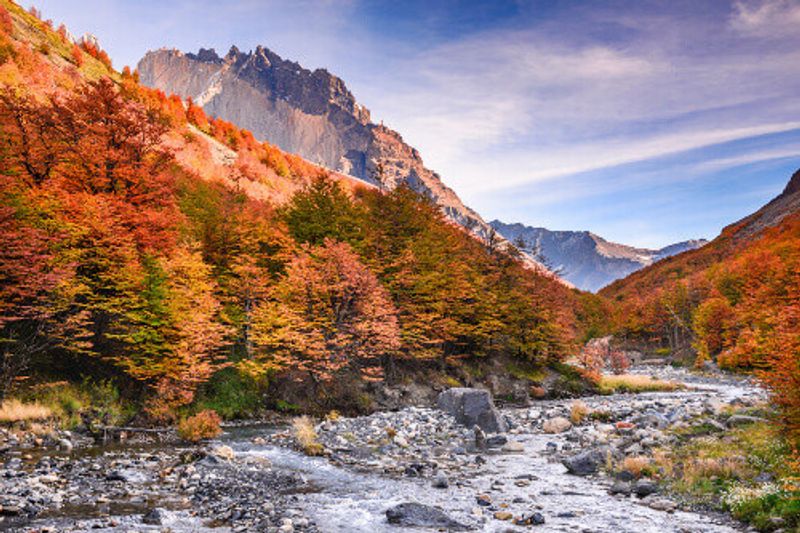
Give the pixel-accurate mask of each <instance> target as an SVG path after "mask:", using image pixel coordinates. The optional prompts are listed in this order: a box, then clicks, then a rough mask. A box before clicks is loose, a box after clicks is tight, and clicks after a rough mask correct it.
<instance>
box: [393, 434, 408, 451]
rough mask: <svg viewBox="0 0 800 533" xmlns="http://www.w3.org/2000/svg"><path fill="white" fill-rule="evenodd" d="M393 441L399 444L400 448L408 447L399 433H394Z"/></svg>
mask: <svg viewBox="0 0 800 533" xmlns="http://www.w3.org/2000/svg"><path fill="white" fill-rule="evenodd" d="M394 443H395V444H397V445H398V446H400V447H401V448H408V441H407V440H406V439H405V438H404V437H402V436H401V435H395V437H394Z"/></svg>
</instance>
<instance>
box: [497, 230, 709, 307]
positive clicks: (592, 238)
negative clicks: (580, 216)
mask: <svg viewBox="0 0 800 533" xmlns="http://www.w3.org/2000/svg"><path fill="white" fill-rule="evenodd" d="M489 224H490V225H491V226H492V227H493V228H494V229H495V230H496V231H497V233H499V234H500V235H501V236H503V237H504V238H505V239H507V240H509V241H510V242H512V243H514V244H515V245H517V247H518V248H521V249H522V250H523V251H524V252H526V253H527V254H529V255H531V256H533V257H534V258H536V259H537V260H539V261H540V262H542V263H544V264H545V265H546V266H547V267H549V268H550V270H552V271H554V272H556V273H557V274H558V275H559V276H561V277H562V278H563V279H565V280H566V281H568V282H570V283H572V284H573V285H575V286H576V287H578V288H579V289H583V290H587V291H592V292H595V291H598V290H600V289H601V288H603V287H605V286H606V285H608V284H609V283H611V282H612V281H614V280H617V279H620V278H624V277H625V276H627V275H628V274H630V273H632V272H635V271H637V270H639V269H641V268H643V267H646V266H649V265H651V264H653V263H655V262H656V261H659V260H661V259H664V258H666V257H670V256H672V255H675V254H679V253H681V252H684V251H686V250H692V249H695V248H699V247H700V246H703V245H704V244H705V243H706V242H707V241H706V240H704V239H696V240H689V241H684V242H679V243H676V244H671V245H669V246H665V247H664V248H661V249H658V250H651V249H648V248H635V247H633V246H627V245H625V244H618V243H615V242H610V241H607V240H605V239H603V238H602V237H600V236H598V235H595V234H594V233H592V232H590V231H551V230H548V229H545V228H533V227H530V226H525V225H523V224H519V223H516V224H506V223H503V222H501V221H499V220H493V221H492V222H490V223H489Z"/></svg>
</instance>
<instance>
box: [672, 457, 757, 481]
mask: <svg viewBox="0 0 800 533" xmlns="http://www.w3.org/2000/svg"><path fill="white" fill-rule="evenodd" d="M746 470H747V464H746V463H745V460H744V458H743V457H700V458H695V459H691V460H689V461H687V462H686V463H684V465H683V480H684V482H686V483H688V484H690V485H693V484H695V483H697V482H698V481H700V480H703V479H711V478H722V479H738V478H740V477H744V475H745V472H746Z"/></svg>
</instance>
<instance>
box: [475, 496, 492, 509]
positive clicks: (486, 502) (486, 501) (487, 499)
mask: <svg viewBox="0 0 800 533" xmlns="http://www.w3.org/2000/svg"><path fill="white" fill-rule="evenodd" d="M475 501H476V502H478V505H480V506H481V507H489V506H490V505H492V497H491V496H489V495H488V494H479V495H478V496H476V497H475Z"/></svg>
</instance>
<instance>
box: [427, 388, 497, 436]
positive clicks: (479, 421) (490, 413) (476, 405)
mask: <svg viewBox="0 0 800 533" xmlns="http://www.w3.org/2000/svg"><path fill="white" fill-rule="evenodd" d="M436 405H437V407H438V408H439V409H441V410H442V411H444V412H446V413H449V414H451V415H453V417H455V419H456V421H458V423H459V424H463V425H465V426H467V427H472V426H476V425H477V426H478V427H480V428H481V429H482V430H484V431H486V432H488V433H504V432H505V431H507V430H508V426H507V425H506V422H505V420H503V417H502V415H501V414H500V412H499V411H498V410H497V408H495V406H494V402H493V401H492V396H491V394H489V391H485V390H480V389H469V388H464V387H456V388H453V389H448V390H446V391H444V392H442V393H441V394H439V398H438V400H437V402H436Z"/></svg>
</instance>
